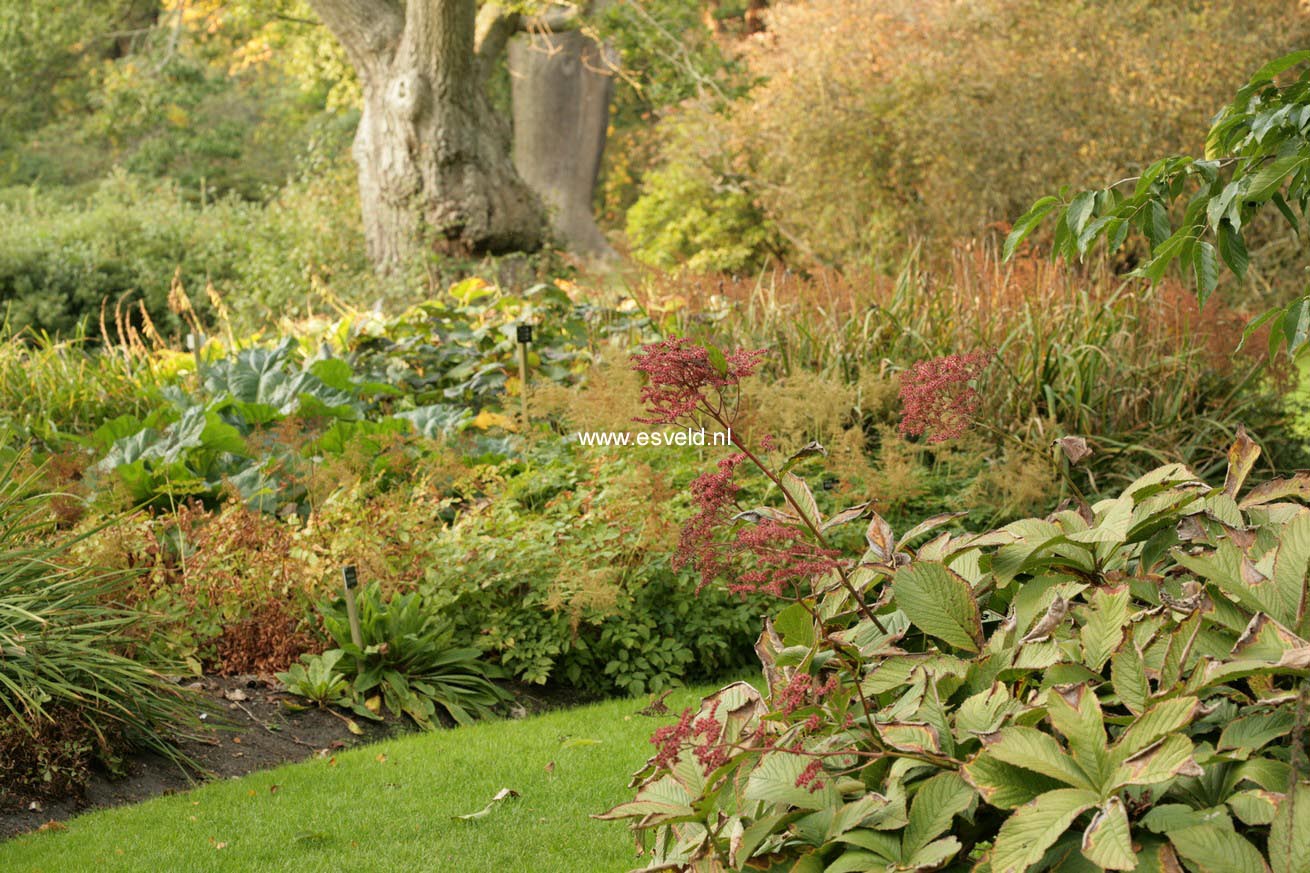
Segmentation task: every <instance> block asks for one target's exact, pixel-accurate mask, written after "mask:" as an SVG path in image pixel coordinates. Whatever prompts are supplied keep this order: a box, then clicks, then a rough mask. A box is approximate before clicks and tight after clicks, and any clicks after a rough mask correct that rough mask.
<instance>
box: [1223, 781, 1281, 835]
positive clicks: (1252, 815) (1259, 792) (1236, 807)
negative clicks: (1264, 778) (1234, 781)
mask: <svg viewBox="0 0 1310 873" xmlns="http://www.w3.org/2000/svg"><path fill="white" fill-rule="evenodd" d="M1281 800H1282V795H1281V794H1275V793H1274V792H1272V791H1266V790H1264V789H1263V788H1252V789H1250V790H1248V791H1239V792H1237V793H1236V794H1234V795H1232V796H1230V797H1229V798H1228V807H1229V809H1231V810H1232V811H1233V814H1234V815H1236V816H1237V817H1238V818H1239V819H1240V820H1241V821H1242V823H1243V824H1247V825H1251V826H1253V827H1254V826H1258V825H1267V824H1270V823H1272V822H1273V820H1274V815H1275V814H1276V813H1277V812H1278V804H1279V802H1280V801H1281Z"/></svg>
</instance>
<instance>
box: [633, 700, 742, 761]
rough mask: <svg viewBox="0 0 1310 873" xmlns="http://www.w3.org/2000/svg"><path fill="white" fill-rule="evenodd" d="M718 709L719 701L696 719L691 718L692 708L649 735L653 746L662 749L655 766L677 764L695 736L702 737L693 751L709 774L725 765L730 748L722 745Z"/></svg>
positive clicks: (656, 758) (657, 753)
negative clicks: (673, 721) (684, 749)
mask: <svg viewBox="0 0 1310 873" xmlns="http://www.w3.org/2000/svg"><path fill="white" fill-rule="evenodd" d="M718 709H719V705H718V702H717V701H716V702H715V704H714V708H713V709H711V710H710V713H709V715H706V716H703V717H702V718H698V719H696V720H695V721H693V720H692V712H691V709H690V708H688V709H684V710H683V711H682V715H680V716H679V717H678V723H677V724H671V725H665V726H664V727H662V728H657V729H656V730H655V733H654V734H652V735H651V738H650V741H651V743H652V744H653V745H656V746H659V751H658V752H656V753H655V766H656V767H659V768H663V769H668V768H670V767H672V766H673V765H674V764H676V763H677V762H678V756H679V754H680V753H681V752H682V749H683V747H684V746H686V745H687V740H688V739H690V738H691V737H693V736H694V737H699V738H700V742H699V743H696V744H694V746H693V748H692V754H694V755H695V756H696V760H697V761H700V764H701V767H703V768H704V769H705V772H706V773H707V774H708V773H710V772H711V771H713V770H715V769H717V768H718V767H722V766H723V765H724V764H726V763H727V762H728V750H727V749H725V748H724V747H723V746H722V745H720V744H719V739H720V738H721V737H722V736H723V724H722V723H721V722H720V721H719V720H718V718H716V715H717V713H718Z"/></svg>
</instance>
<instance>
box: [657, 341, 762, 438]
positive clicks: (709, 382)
mask: <svg viewBox="0 0 1310 873" xmlns="http://www.w3.org/2000/svg"><path fill="white" fill-rule="evenodd" d="M763 356H764V352H762V351H755V352H751V351H744V350H742V349H738V350H737V351H735V352H732V353H731V354H728V355H724V356H723V358H724V361H726V363H727V368H726V371H725V370H720V369H719V368H718V367H716V366H715V365H714V362H713V361H711V360H710V353H709V351H708V350H706V349H705V348H704V347H702V346H698V345H696V344H695V343H693V342H691V341H690V340H686V339H683V338H681V337H676V336H674V337H669V338H668V339H666V340H664V341H663V342H658V343H651V344H650V345H646V346H642V348H641V349H640V350H639V351H637V352H636V353H635V354H634V355H633V356H632V357H633V364H632V366H633V368H634V369H636V370H637V371H638V372H641V373H645V374H646V376H647V378H648V380H649V381H648V382H647V384H646V387H644V388H642V390H641V400H642V402H643V403H645V404H646V408H647V410H648V411H649V413H650V415H649V416H648V417H645V418H638V419H637V421H639V422H642V423H643V424H674V423H676V422H678V421H679V420H682V419H685V418H686V417H687V416H689V415H691V414H692V413H693V412H695V411H696V410H697V409H705V410H706V411H716V412H722V393H723V389H725V388H728V387H730V386H732V385H735V384H737V382H738V381H739V380H741V379H742V378H744V377H746V376H749V375H751V374H752V373H754V372H755V368H756V367H758V366H759V364H760V358H761V357H763ZM709 392H713V393H715V394H717V395H720V397H719V400H718V401H717V402H714V403H711V401H710V400H709V397H708V394H709Z"/></svg>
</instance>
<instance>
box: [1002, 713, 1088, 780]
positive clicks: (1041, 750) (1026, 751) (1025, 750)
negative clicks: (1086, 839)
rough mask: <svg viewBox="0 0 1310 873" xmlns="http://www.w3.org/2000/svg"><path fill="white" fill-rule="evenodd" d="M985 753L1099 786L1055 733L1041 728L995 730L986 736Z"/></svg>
mask: <svg viewBox="0 0 1310 873" xmlns="http://www.w3.org/2000/svg"><path fill="white" fill-rule="evenodd" d="M984 756H985V757H991V758H995V759H996V760H998V761H1003V762H1005V763H1006V764H1012V765H1014V766H1015V767H1022V768H1024V769H1025V770H1032V771H1033V772H1035V773H1041V774H1042V775H1043V776H1049V777H1051V778H1052V779H1058V780H1059V781H1060V782H1063V783H1064V784H1066V785H1070V786H1072V787H1074V788H1087V789H1094V788H1096V787H1097V786H1096V785H1095V784H1094V783H1093V782H1092V781H1091V780H1089V779H1088V778H1087V774H1086V773H1084V772H1083V770H1082V769H1081V768H1079V766H1078V765H1077V764H1075V763H1074V761H1073V758H1071V757H1069V755H1068V754H1067V753H1066V752H1065V750H1064V749H1063V748H1062V747H1061V746H1060V744H1059V742H1057V741H1056V739H1055V737H1053V736H1051V735H1050V734H1047V733H1042V732H1041V731H1039V730H1037V728H1031V727H1020V726H1012V727H1005V728H1001V729H1000V731H998V732H997V733H995V734H991V735H988V736H985V737H983V752H982V755H980V756H979V757H984Z"/></svg>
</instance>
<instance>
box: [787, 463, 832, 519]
mask: <svg viewBox="0 0 1310 873" xmlns="http://www.w3.org/2000/svg"><path fill="white" fill-rule="evenodd" d="M782 490H783V491H784V492H786V494H787V498H788V500H790V502H791V504H792V506H793V507H795V509H796V511H797V512H799V513H800V514H801V518H803V519H805V521H807V522H808V523H809V524H810V526H812V527H813V528H814V529H815V530H818V529H819V528H820V527H822V526H823V516H821V515H819V504H818V503H817V502H816V501H815V500H814V492H812V491H810V486H809V485H807V484H805V480H804V479H802V478H800V477H799V476H797V475H796V474H795V473H790V472H788V473H783V474H782Z"/></svg>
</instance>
